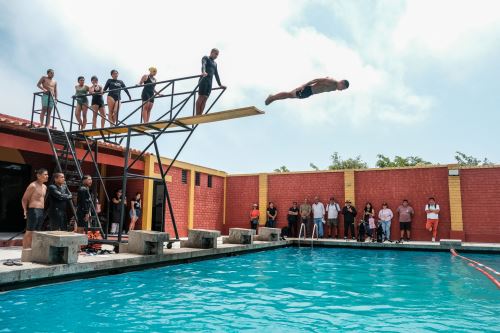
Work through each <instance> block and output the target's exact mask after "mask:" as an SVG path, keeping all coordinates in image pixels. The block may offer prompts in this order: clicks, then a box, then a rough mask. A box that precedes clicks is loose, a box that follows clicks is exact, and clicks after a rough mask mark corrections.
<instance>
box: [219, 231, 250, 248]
mask: <svg viewBox="0 0 500 333" xmlns="http://www.w3.org/2000/svg"><path fill="white" fill-rule="evenodd" d="M254 237H255V230H253V229H244V228H229V237H227V238H226V239H224V240H223V242H224V243H226V244H246V245H248V244H253V239H254Z"/></svg>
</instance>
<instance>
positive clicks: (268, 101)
mask: <svg viewBox="0 0 500 333" xmlns="http://www.w3.org/2000/svg"><path fill="white" fill-rule="evenodd" d="M272 102H273V95H269V96H267V98H266V101H265V104H266V105H269V104H271V103H272Z"/></svg>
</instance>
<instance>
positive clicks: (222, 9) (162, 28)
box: [0, 0, 500, 173]
mask: <svg viewBox="0 0 500 333" xmlns="http://www.w3.org/2000/svg"><path fill="white" fill-rule="evenodd" d="M499 40H500V3H499V2H498V1H486V0H478V1H474V2H472V1H462V0H455V1H447V0H434V1H428V0H418V1H417V0H414V1H396V0H391V1H370V2H367V1H362V0H343V1H336V0H311V1H300V0H296V1H291V0H290V1H286V0H273V1H263V0H254V1H246V2H243V1H223V0H221V1H218V0H214V1H203V2H202V1H189V0H185V1H151V0H141V1H123V0H122V1H117V0H116V1H115V0H108V1H93V0H89V1H85V2H84V3H82V2H75V1H55V0H45V1H7V0H0V75H1V76H2V77H3V78H4V79H3V80H1V81H0V91H2V96H3V98H2V104H3V105H2V107H1V111H0V112H1V113H7V114H11V115H16V116H19V117H25V118H29V117H30V113H31V103H32V96H33V95H32V93H33V92H34V91H36V86H35V85H36V82H37V81H38V79H39V78H40V76H42V75H43V74H45V71H46V70H47V68H54V69H55V72H56V79H57V80H58V86H59V91H60V93H59V98H60V99H61V100H63V101H68V102H69V101H70V100H71V96H72V95H73V93H74V85H75V84H76V78H77V77H78V76H80V75H83V76H85V77H86V78H87V82H88V81H89V78H90V76H92V75H97V76H98V77H99V78H100V81H101V83H104V82H105V80H106V79H107V78H108V77H109V71H110V70H111V69H113V68H116V69H118V70H119V71H120V78H121V79H122V80H123V81H124V82H125V83H126V84H127V85H133V84H136V83H138V82H139V79H140V77H141V76H142V75H143V74H145V73H147V69H148V68H149V67H150V66H155V67H157V68H158V75H157V78H158V79H159V80H165V79H172V78H176V77H184V76H190V75H197V74H199V73H200V67H201V58H202V56H203V55H206V54H208V53H209V51H210V49H211V48H212V47H217V48H219V49H220V55H219V58H218V59H217V63H218V68H219V74H220V77H221V79H222V83H223V84H224V85H226V86H227V87H228V88H227V90H226V92H225V93H224V94H223V96H222V97H221V99H220V100H219V101H218V102H217V103H216V104H215V106H214V109H213V111H223V110H228V109H234V108H239V107H244V106H250V105H254V106H256V107H257V108H259V109H261V110H263V111H265V112H266V113H265V114H264V115H259V116H254V117H248V118H242V119H235V120H228V121H224V122H217V123H211V124H205V125H202V126H199V127H198V129H197V130H196V132H195V133H194V134H193V136H192V138H191V139H190V141H189V142H188V144H187V145H186V147H185V148H184V150H183V151H182V153H181V155H180V156H179V159H180V160H182V161H186V162H190V163H195V164H199V165H203V166H207V167H211V168H214V169H219V170H223V171H226V172H229V173H255V172H271V171H272V170H273V169H275V168H278V167H280V166H282V165H285V166H287V167H288V168H289V169H290V170H292V171H301V170H311V169H310V166H309V164H310V163H311V162H312V163H314V164H315V165H317V166H318V167H320V168H326V167H327V166H328V165H329V163H330V156H331V155H332V154H333V153H334V152H339V154H340V155H341V156H342V157H344V158H349V157H355V156H358V155H360V156H361V158H362V159H363V160H364V161H366V162H368V164H369V165H370V166H374V165H375V162H376V159H377V154H384V155H386V156H389V157H394V156H395V155H402V156H409V155H411V156H420V157H422V158H424V159H425V160H427V161H431V162H434V163H440V164H446V163H453V162H454V155H455V152H456V151H462V152H464V153H466V154H468V155H473V156H475V157H478V158H484V157H487V158H488V159H489V160H490V161H493V162H495V163H500V149H498V143H499V142H500V134H499V133H500V131H499V130H498V125H499V124H500V113H499V105H500V94H499V85H498V80H499V78H500V66H499V65H498V59H500V43H499V42H498V41H499ZM326 76H330V77H333V78H336V79H348V80H349V82H350V87H349V89H347V90H345V91H342V92H333V93H327V94H319V95H315V96H311V97H310V98H308V99H304V100H297V99H292V100H286V101H279V102H275V103H273V104H271V105H269V106H265V105H264V100H265V98H266V97H267V95H268V94H270V93H275V92H279V91H289V90H292V89H294V88H296V87H298V86H300V85H302V84H303V83H305V82H307V81H309V80H311V79H314V78H318V77H326ZM214 82H215V80H214ZM214 84H215V83H214ZM132 93H133V96H134V97H136V98H138V97H139V96H140V90H138V89H136V90H134V91H133V92H132ZM213 98H214V96H211V97H210V99H209V101H210V100H213ZM167 110H168V102H167V101H166V99H165V100H163V101H162V100H158V101H157V102H156V103H155V107H154V108H153V116H152V118H154V117H155V115H156V116H159V115H160V114H162V113H164V112H166V111H167ZM126 111H127V108H126V107H125V106H124V108H123V112H124V113H125V112H126ZM62 112H68V110H65V111H64V110H63V111H62ZM181 140H182V135H166V136H163V137H162V138H160V140H159V146H160V151H161V153H162V155H164V156H167V157H171V156H172V154H174V153H175V152H176V151H177V148H178V147H179V145H180V143H181ZM132 145H133V146H134V147H136V148H141V147H143V146H144V145H145V141H144V140H143V139H134V141H133V142H132Z"/></svg>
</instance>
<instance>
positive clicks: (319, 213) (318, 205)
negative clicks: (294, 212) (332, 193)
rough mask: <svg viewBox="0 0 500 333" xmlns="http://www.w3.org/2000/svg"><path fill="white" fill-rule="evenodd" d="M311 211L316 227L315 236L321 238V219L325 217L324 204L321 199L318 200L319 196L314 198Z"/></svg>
mask: <svg viewBox="0 0 500 333" xmlns="http://www.w3.org/2000/svg"><path fill="white" fill-rule="evenodd" d="M312 211H313V219H314V224H315V225H316V227H317V228H318V230H317V231H318V233H317V234H316V236H317V237H319V238H323V221H324V218H325V206H324V205H323V203H322V202H321V201H319V197H315V198H314V203H313V204H312ZM312 236H314V235H312Z"/></svg>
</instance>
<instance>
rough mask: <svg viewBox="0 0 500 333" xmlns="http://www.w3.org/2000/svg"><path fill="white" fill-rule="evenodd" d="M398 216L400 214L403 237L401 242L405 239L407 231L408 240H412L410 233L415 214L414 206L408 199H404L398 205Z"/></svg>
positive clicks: (400, 228) (400, 227)
mask: <svg viewBox="0 0 500 333" xmlns="http://www.w3.org/2000/svg"><path fill="white" fill-rule="evenodd" d="M397 212H398V216H399V231H400V233H401V237H400V239H399V241H400V242H402V241H403V239H404V236H405V231H406V235H407V238H406V240H407V241H408V242H409V241H410V237H411V235H410V233H411V219H412V217H413V215H414V214H415V211H414V210H413V208H412V207H411V206H410V205H409V204H408V200H406V199H404V200H403V203H402V204H401V205H400V206H399V207H398V210H397Z"/></svg>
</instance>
